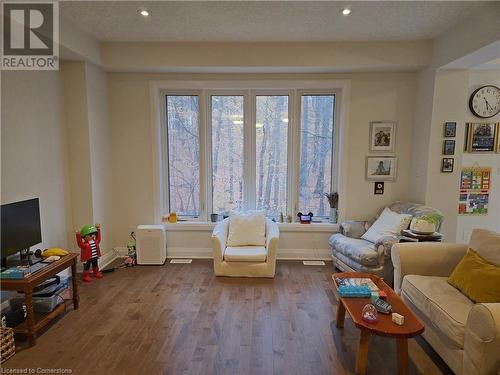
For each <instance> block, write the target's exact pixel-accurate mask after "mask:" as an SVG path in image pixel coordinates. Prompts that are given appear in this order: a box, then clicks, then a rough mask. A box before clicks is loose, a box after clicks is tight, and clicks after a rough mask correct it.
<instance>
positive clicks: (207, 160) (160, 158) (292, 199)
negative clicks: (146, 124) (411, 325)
mask: <svg viewBox="0 0 500 375" xmlns="http://www.w3.org/2000/svg"><path fill="white" fill-rule="evenodd" d="M149 89H150V104H151V108H150V112H151V134H152V146H153V147H152V157H153V160H152V165H153V204H154V219H153V222H161V218H162V216H163V215H167V214H168V207H169V202H168V199H169V194H168V188H169V182H168V173H166V171H167V169H166V168H165V166H166V167H167V168H168V160H167V159H166V158H167V157H168V148H167V147H168V142H167V139H166V134H165V126H164V124H166V105H165V104H166V101H165V98H166V95H198V97H199V101H198V103H199V106H200V112H199V116H200V117H199V120H200V121H199V122H200V129H199V137H200V138H199V139H200V215H199V217H198V218H194V217H186V219H188V220H190V221H191V220H192V221H199V222H207V221H209V217H210V213H211V212H212V188H211V186H212V173H211V171H212V160H211V159H212V134H211V117H212V116H211V111H210V106H211V96H212V95H243V96H244V146H243V154H244V171H243V173H244V188H243V199H244V207H245V208H246V209H253V208H255V198H256V163H255V162H250V161H251V160H255V155H256V154H255V153H256V139H255V134H256V133H255V127H254V126H253V125H254V124H255V115H256V96H260V95H264V96H274V95H287V96H288V112H289V117H288V119H289V121H288V140H287V142H288V144H287V148H288V149H287V160H288V162H287V212H286V214H287V215H291V216H292V219H293V221H294V222H296V221H297V220H296V217H295V213H296V212H297V208H298V201H299V190H300V186H299V178H300V173H299V172H300V171H299V168H300V121H301V113H300V111H301V97H302V95H326V94H332V95H335V108H334V111H335V112H334V116H335V117H334V128H333V129H334V135H333V136H334V139H333V152H332V173H331V177H332V181H331V186H332V187H333V189H336V190H337V191H338V192H339V195H340V200H339V219H342V218H343V213H344V211H345V199H344V192H345V191H346V186H345V184H346V180H347V179H346V174H347V170H346V169H347V168H346V167H347V163H346V159H347V149H346V148H345V147H342V144H346V143H347V139H348V126H346V123H347V122H348V107H349V101H348V98H349V96H350V81H349V80H293V79H292V80H243V81H242V80H207V81H204V80H203V81H192V80H168V81H150V82H149ZM340 139H342V142H340ZM165 143H167V145H166V144H165ZM250 176H253V178H252V177H250Z"/></svg>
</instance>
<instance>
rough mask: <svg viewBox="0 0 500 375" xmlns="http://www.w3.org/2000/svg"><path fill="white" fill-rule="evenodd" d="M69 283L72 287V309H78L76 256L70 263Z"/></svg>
mask: <svg viewBox="0 0 500 375" xmlns="http://www.w3.org/2000/svg"><path fill="white" fill-rule="evenodd" d="M71 284H72V289H73V309H74V310H78V303H79V297H78V286H77V283H76V258H75V259H74V260H73V263H72V264H71Z"/></svg>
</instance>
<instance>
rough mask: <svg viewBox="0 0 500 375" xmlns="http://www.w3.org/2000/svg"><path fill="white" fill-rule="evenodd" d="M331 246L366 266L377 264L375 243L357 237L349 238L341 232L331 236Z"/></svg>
mask: <svg viewBox="0 0 500 375" xmlns="http://www.w3.org/2000/svg"><path fill="white" fill-rule="evenodd" d="M329 242H330V246H332V248H335V249H336V251H338V252H339V253H341V254H343V255H345V256H346V257H348V258H350V259H353V260H355V261H356V262H357V263H359V264H362V265H364V266H377V265H378V254H377V252H376V251H375V244H373V243H371V242H368V241H365V240H361V239H357V238H349V237H346V236H344V235H342V234H340V233H337V234H334V235H333V236H331V237H330V241H329Z"/></svg>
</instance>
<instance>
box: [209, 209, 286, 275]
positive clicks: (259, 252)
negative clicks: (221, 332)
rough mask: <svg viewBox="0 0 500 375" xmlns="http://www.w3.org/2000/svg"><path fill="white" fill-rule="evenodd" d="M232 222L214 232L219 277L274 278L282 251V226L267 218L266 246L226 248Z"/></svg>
mask: <svg viewBox="0 0 500 375" xmlns="http://www.w3.org/2000/svg"><path fill="white" fill-rule="evenodd" d="M228 230H229V219H224V220H223V221H221V222H220V223H218V224H217V225H216V226H215V228H214V231H213V233H212V246H213V250H214V272H215V276H233V277H274V273H275V270H276V253H277V251H278V240H279V229H278V225H277V224H276V223H275V222H274V221H271V220H269V219H266V246H265V247H261V246H239V247H226V241H227V235H228Z"/></svg>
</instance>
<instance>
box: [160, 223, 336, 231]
mask: <svg viewBox="0 0 500 375" xmlns="http://www.w3.org/2000/svg"><path fill="white" fill-rule="evenodd" d="M215 225H216V223H211V222H207V221H179V222H177V223H173V224H172V223H167V224H166V226H167V231H173V232H182V231H185V232H193V231H210V232H211V231H212V230H213V229H214V227H215ZM278 227H279V229H280V231H281V232H329V233H337V232H339V225H338V224H331V223H312V224H300V223H278Z"/></svg>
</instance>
